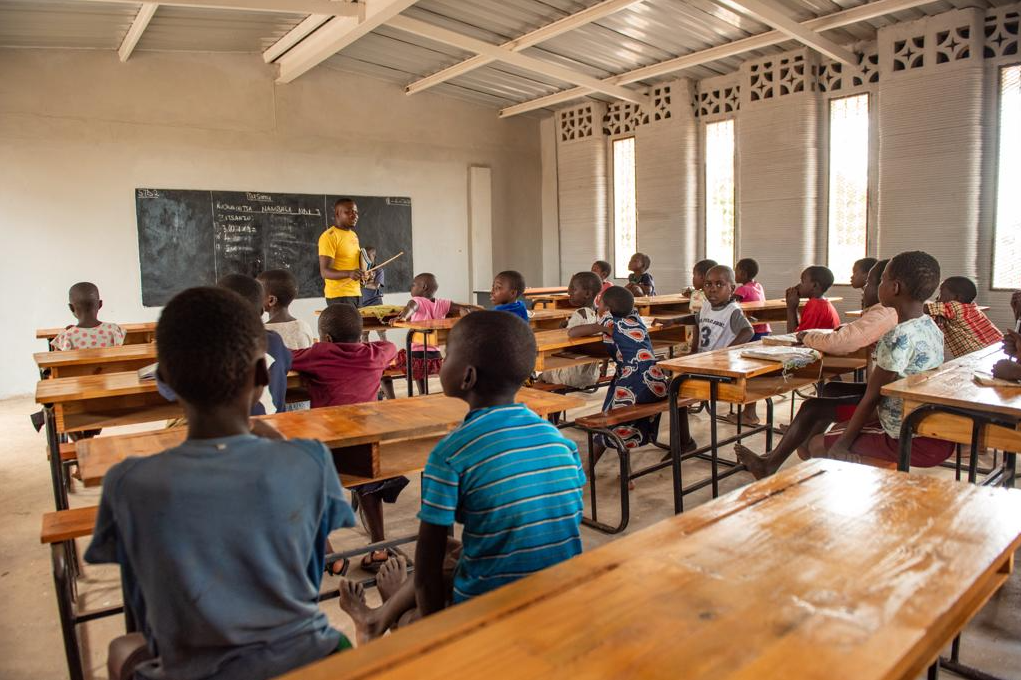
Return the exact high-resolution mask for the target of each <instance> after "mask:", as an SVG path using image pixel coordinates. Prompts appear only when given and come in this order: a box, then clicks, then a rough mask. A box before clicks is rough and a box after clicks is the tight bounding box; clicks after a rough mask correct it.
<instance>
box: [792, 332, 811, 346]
mask: <svg viewBox="0 0 1021 680" xmlns="http://www.w3.org/2000/svg"><path fill="white" fill-rule="evenodd" d="M806 335H808V331H801V332H800V333H798V334H797V335H796V336H795V337H796V338H797V340H798V344H799V345H804V344H805V336H806Z"/></svg>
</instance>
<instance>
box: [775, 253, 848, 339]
mask: <svg viewBox="0 0 1021 680" xmlns="http://www.w3.org/2000/svg"><path fill="white" fill-rule="evenodd" d="M832 285H833V272H831V271H830V270H829V267H823V266H821V265H815V266H812V267H809V268H808V269H806V270H805V271H803V272H801V283H799V284H798V285H796V286H791V287H790V288H788V289H787V295H786V299H787V332H788V333H800V332H801V331H809V330H814V329H820V328H821V329H830V330H833V329H834V328H836V327H837V326H839V325H840V315H839V314H837V309H836V307H834V306H833V303H832V302H830V301H829V300H827V299H826V298H825V297H823V296H824V295H826V291H828V290H829V289H830V286H832ZM801 298H808V302H807V303H806V304H805V308H804V309H803V310H800V318H799V313H798V312H799V310H798V307H799V306H800V305H801Z"/></svg>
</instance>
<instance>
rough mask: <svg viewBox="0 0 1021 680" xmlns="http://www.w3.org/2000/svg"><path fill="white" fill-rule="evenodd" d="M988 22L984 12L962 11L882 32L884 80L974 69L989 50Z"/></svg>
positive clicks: (905, 24)
mask: <svg viewBox="0 0 1021 680" xmlns="http://www.w3.org/2000/svg"><path fill="white" fill-rule="evenodd" d="M985 21H986V17H985V12H984V11H983V10H978V9H962V10H955V11H952V12H944V13H943V14H937V15H936V16H933V17H926V18H924V19H919V20H918V21H912V22H908V23H903V24H894V25H892V26H887V27H884V28H882V29H880V31H879V67H880V70H882V72H883V77H884V78H886V77H890V78H899V77H903V76H905V75H908V74H924V73H932V72H934V71H937V70H945V69H948V68H954V67H963V66H969V65H971V66H974V65H975V64H976V63H978V62H980V61H981V59H982V55H983V53H984V51H985V44H984V43H985Z"/></svg>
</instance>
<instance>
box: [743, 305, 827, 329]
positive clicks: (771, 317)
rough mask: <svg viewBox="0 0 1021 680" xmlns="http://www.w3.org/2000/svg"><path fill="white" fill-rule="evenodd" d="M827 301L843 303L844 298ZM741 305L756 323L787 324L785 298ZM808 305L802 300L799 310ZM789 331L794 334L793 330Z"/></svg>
mask: <svg viewBox="0 0 1021 680" xmlns="http://www.w3.org/2000/svg"><path fill="white" fill-rule="evenodd" d="M826 299H827V300H829V301H830V302H832V303H836V302H841V301H842V300H843V299H844V298H842V297H828V298H826ZM739 304H740V305H741V309H743V310H744V313H745V316H748V317H754V318H755V322H756V323H783V324H786V323H787V301H786V300H784V299H783V298H774V299H772V300H761V301H758V302H741V303H739ZM806 304H808V300H807V299H802V300H801V302H800V303H799V304H798V309H804V308H805V305H806ZM788 330H789V331H790V332H792V333H793V332H794V329H793V328H790V329H788Z"/></svg>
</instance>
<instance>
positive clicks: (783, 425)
mask: <svg viewBox="0 0 1021 680" xmlns="http://www.w3.org/2000/svg"><path fill="white" fill-rule="evenodd" d="M773 429H774V430H776V431H777V432H779V433H780V434H786V433H787V430H789V429H791V426H790V425H788V424H786V423H780V424H778V425H775V426H773Z"/></svg>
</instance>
